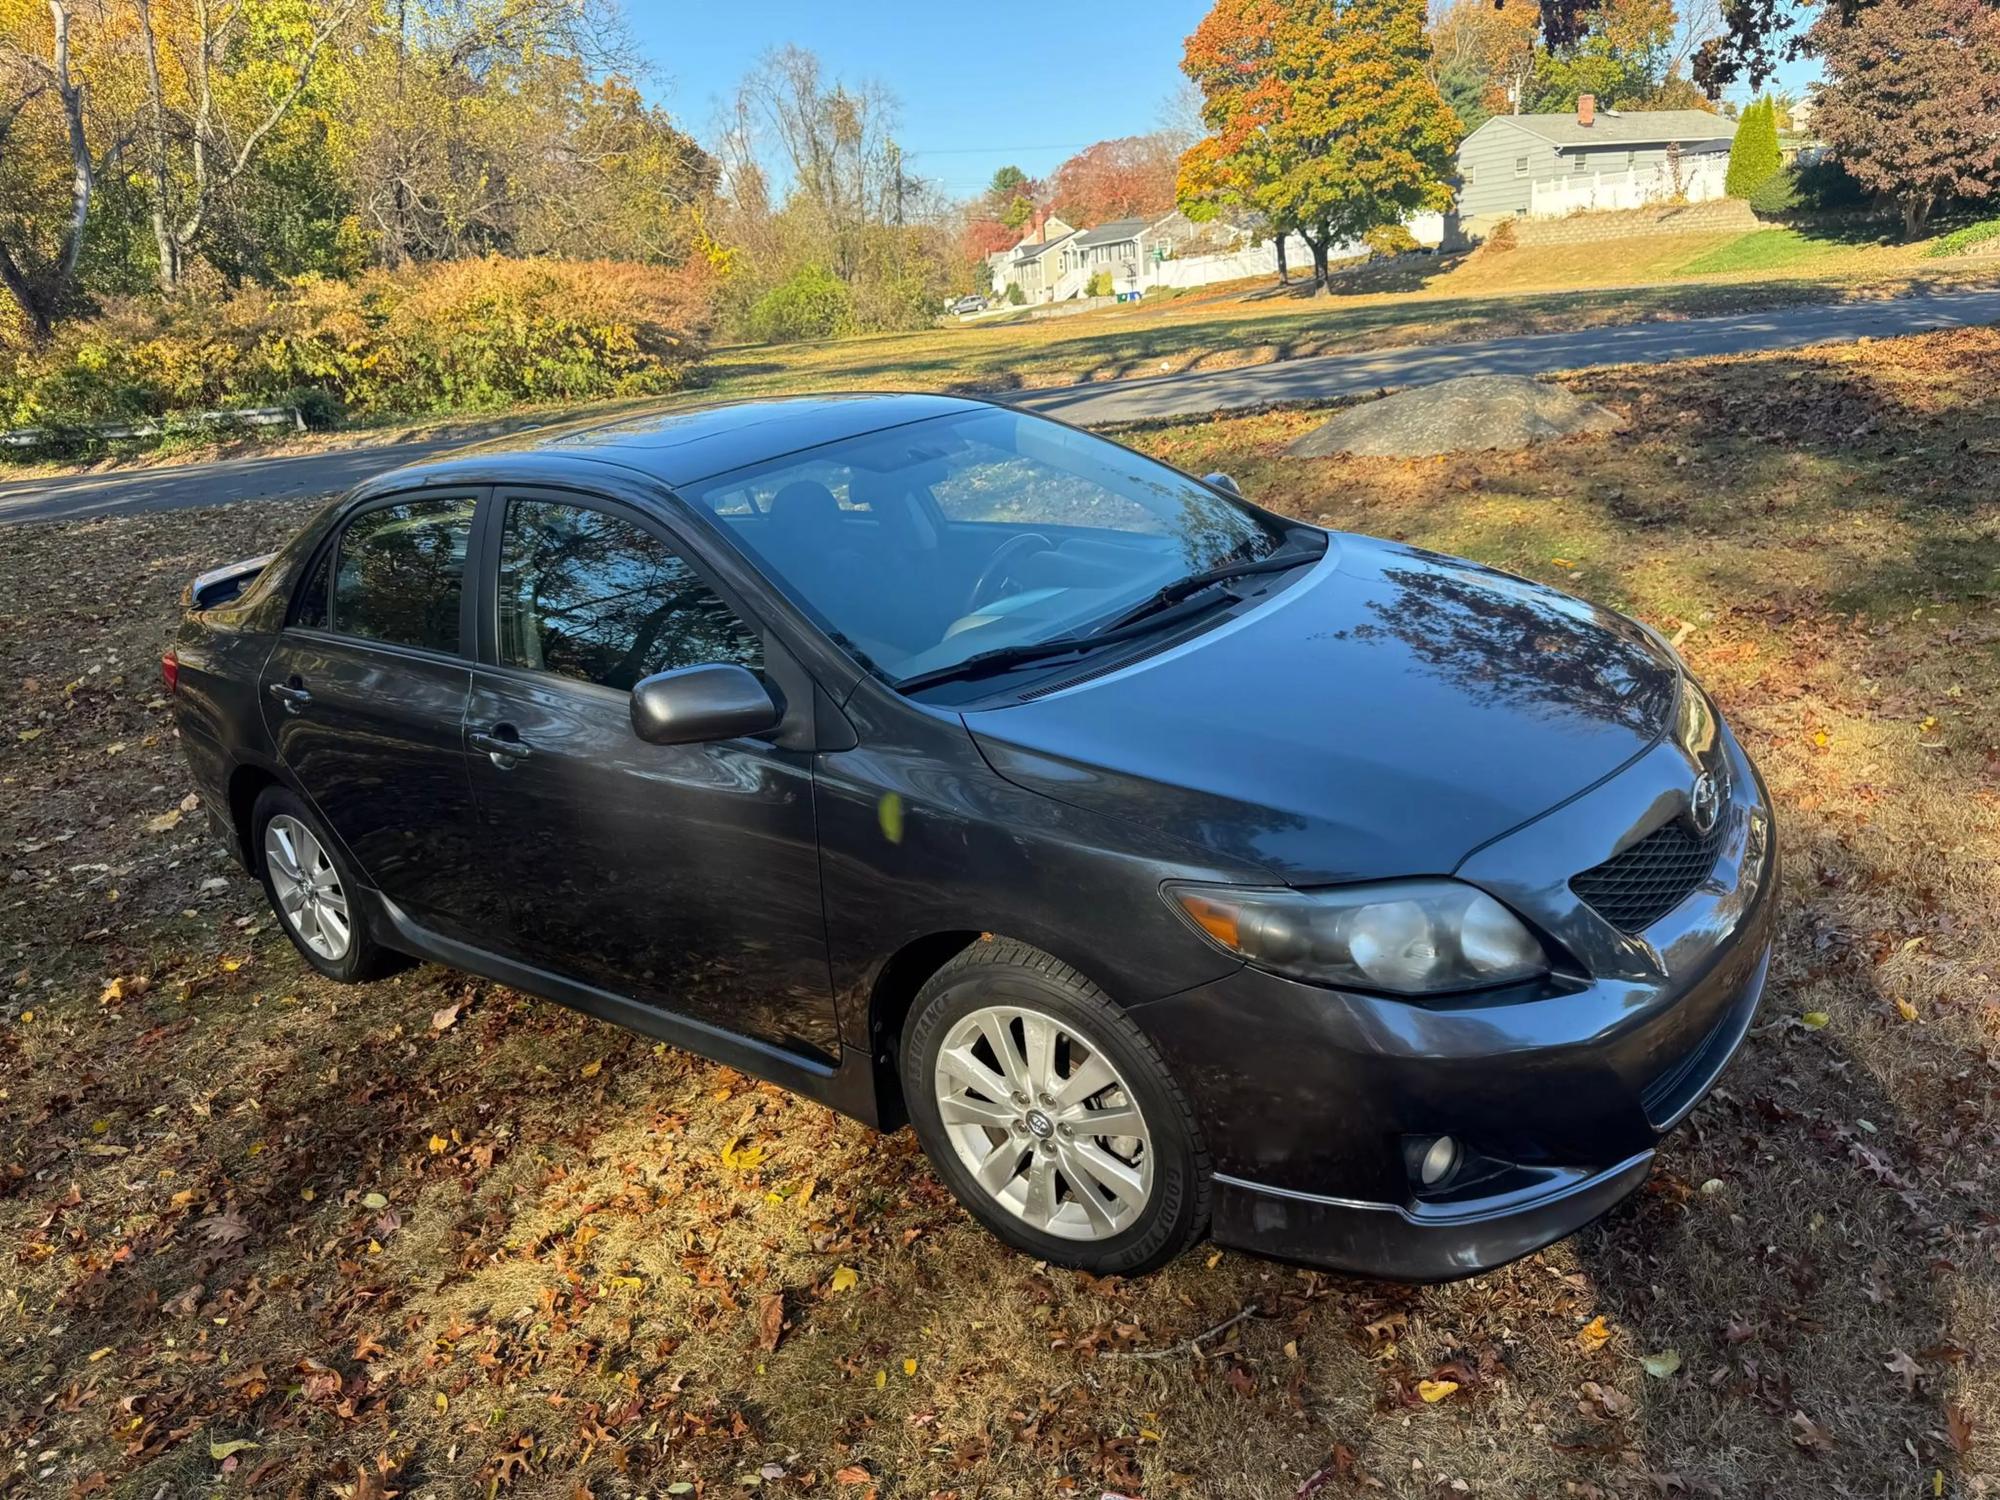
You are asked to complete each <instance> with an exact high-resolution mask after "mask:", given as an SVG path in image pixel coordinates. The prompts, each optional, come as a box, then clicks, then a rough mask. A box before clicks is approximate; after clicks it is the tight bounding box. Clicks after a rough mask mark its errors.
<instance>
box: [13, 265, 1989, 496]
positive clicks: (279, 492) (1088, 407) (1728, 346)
mask: <svg viewBox="0 0 2000 1500" xmlns="http://www.w3.org/2000/svg"><path fill="white" fill-rule="evenodd" d="M1995 322H2000V291H1975V292H1928V293H1923V294H1920V295H1917V296H1910V297H1897V298H1888V299H1881V300H1876V301H1864V302H1844V303H1833V304H1828V305H1819V306H1808V307H1785V308H1774V309H1772V310H1770V311H1767V312H1756V313H1732V314H1729V315H1726V316H1723V317H1714V318H1688V319H1684V320H1681V321H1675V322H1653V323H1632V324H1627V325H1624V326H1622V327H1610V328H1590V329H1583V330H1580V331H1578V332H1575V333H1542V334H1528V335H1523V336H1521V337H1517V338H1503V339H1482V340H1479V341H1478V342H1475V343H1465V344H1431V345H1417V346H1413V347H1409V348H1401V349H1380V350H1373V351H1368V352H1363V353H1358V354H1326V355H1320V356H1317V357H1315V358H1312V359H1294V360H1285V361H1281V362H1279V363H1276V364H1265V365H1251V366H1249V367H1247V368H1244V369H1240V370H1223V371H1218V372H1216V373H1213V374H1194V375H1162V376H1157V377H1154V378H1151V379H1145V380H1120V381H1103V382H1099V383H1096V384H1092V385H1080V386H1066V387H1060V388H1057V389H1052V390H1038V391H1023V392H1020V393H1018V394H1016V395H1014V396H1013V397H1011V398H1009V399H1011V400H1012V402H1013V403H1014V404H1015V405H1017V406H1020V407H1023V408H1025V409H1026V410H1029V411H1038V412H1045V413H1047V414H1048V415H1050V416H1057V417H1061V418H1063V419H1064V420H1065V421H1070V422H1077V423H1082V424H1085V425H1090V426H1098V425H1103V424H1106V423H1113V422H1138V421H1148V420H1154V419H1160V418H1169V417H1194V416H1206V415H1209V414H1211V413H1215V412H1221V411H1230V410H1237V409H1241V408H1244V407H1254V406H1262V405H1265V404H1266V403H1269V402H1273V401H1325V400H1329V399H1332V398H1334V397H1339V396H1355V395H1362V394H1365V393H1367V392H1369V391H1374V390H1378V389H1380V388H1382V387H1384V386H1407V385H1427V384H1429V383H1431V382H1433V381H1438V380H1447V379H1450V378H1451V377H1453V376H1456V375H1541V374H1547V373H1550V372H1553V371H1557V370H1578V369H1588V368H1590V367H1591V366H1595V365H1615V364H1656V363H1660V362H1662V361H1665V360H1675V359H1693V358H1699V357H1703V356H1710V355H1719V354H1746V353H1750V352H1753V351H1757V350H1767V349H1797V348H1802V347H1804V346H1805V345H1808V344H1822V343H1829V342H1846V341H1848V340H1852V339H1857V338H1889V337H1894V336H1896V335H1899V334H1908V333H1927V332H1930V331H1932V330H1934V329H1939V328H1961V327H1966V326H1968V325H1972V324H1981V323H1995ZM465 441H466V440H465V439H464V438H463V437H454V438H444V439H437V440H427V441H417V442H405V443H378V444H367V445H363V446H357V447H353V448H347V449H343V450H340V451H338V452H332V453H306V454H299V455H296V456H293V457H285V458H275V457H274V458H236V459H228V460H225V461H223V462H220V463H211V464H191V465H188V466H186V467H182V468H160V469H138V470H130V471H127V472H124V473H117V474H99V475H90V476H85V477H79V478H64V479H32V480H16V481H14V482H12V483H9V484H0V525H5V524H8V523H10V522H11V523H18V522H27V521H56V520H81V519H87V518H89V517H92V516H110V515H126V514H130V513H132V512H134V511H145V510H174V509H180V508H183V507H187V506H196V505H217V504H221V503H224V502H226V501H234V500H273V499H282V498H284V497H285V496H288V495H313V494H324V493H328V492H330V491H335V490H343V489H346V488H347V487H348V486H350V485H354V484H358V483H360V481H362V480H363V479H366V478H369V477H370V476H372V475H375V474H379V473H382V472H383V471H384V470H387V469H393V468H396V467H398V466H400V465H402V464H407V463H415V462H418V461H419V460H422V459H426V458H429V457H432V456H433V455H435V454H439V453H445V452H449V451H450V450H451V449H453V448H457V447H463V446H464V445H465Z"/></svg>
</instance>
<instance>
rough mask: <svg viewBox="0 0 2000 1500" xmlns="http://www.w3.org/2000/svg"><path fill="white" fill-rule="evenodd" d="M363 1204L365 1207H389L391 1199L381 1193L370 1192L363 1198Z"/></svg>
mask: <svg viewBox="0 0 2000 1500" xmlns="http://www.w3.org/2000/svg"><path fill="white" fill-rule="evenodd" d="M361 1206H362V1207H363V1208H387V1207H388V1206H389V1200H388V1199H387V1198H384V1197H383V1196H382V1195H381V1194H380V1193H369V1194H368V1195H367V1196H366V1197H364V1198H363V1199H362V1200H361Z"/></svg>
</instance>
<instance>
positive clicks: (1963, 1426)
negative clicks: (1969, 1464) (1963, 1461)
mask: <svg viewBox="0 0 2000 1500" xmlns="http://www.w3.org/2000/svg"><path fill="white" fill-rule="evenodd" d="M1944 1440H1945V1441H1946V1442H1947V1443H1950V1444H1951V1451H1952V1452H1954V1453H1956V1454H1958V1455H1959V1456H1960V1457H1961V1458H1963V1457H1964V1456H1965V1455H1966V1454H1967V1453H1969V1452H1970V1451H1971V1450H1972V1418H1971V1417H1969V1416H1967V1415H1966V1411H1965V1408H1964V1407H1962V1406H1960V1405H1958V1404H1957V1403H1956V1402H1953V1403H1951V1404H1950V1405H1948V1406H1946V1407H1945V1409H1944Z"/></svg>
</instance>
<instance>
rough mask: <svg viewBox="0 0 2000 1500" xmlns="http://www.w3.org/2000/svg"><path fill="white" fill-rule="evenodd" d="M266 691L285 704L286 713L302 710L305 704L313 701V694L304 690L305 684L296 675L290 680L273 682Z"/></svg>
mask: <svg viewBox="0 0 2000 1500" xmlns="http://www.w3.org/2000/svg"><path fill="white" fill-rule="evenodd" d="M267 691H269V693H270V694H271V696H272V697H273V698H276V699H277V700H278V701H279V702H280V703H282V704H284V705H285V712H286V713H288V714H295V713H299V712H302V711H303V710H304V708H305V706H306V705H307V704H308V703H311V702H312V701H313V695H312V694H311V693H309V692H307V691H306V688H305V684H303V683H302V682H300V681H299V680H298V678H296V677H294V678H293V679H292V680H291V681H290V682H274V683H272V684H271V686H270V688H269V689H268V690H267Z"/></svg>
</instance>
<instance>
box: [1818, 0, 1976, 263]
mask: <svg viewBox="0 0 2000 1500" xmlns="http://www.w3.org/2000/svg"><path fill="white" fill-rule="evenodd" d="M1812 42H1813V47H1814V50H1815V51H1816V52H1817V53H1818V54H1819V56H1820V58H1821V59H1822V61H1823V62H1824V64H1825V66H1826V73H1827V81H1826V83H1825V84H1824V85H1823V86H1822V88H1821V90H1820V95H1819V107H1818V109H1817V111H1816V112H1815V113H1814V115H1813V128H1814V130H1815V131H1817V132H1818V134H1819V136H1820V138H1821V139H1822V140H1823V141H1824V142H1825V143H1826V144H1827V146H1828V147H1829V148H1830V149H1831V151H1832V153H1833V155H1834V156H1835V158H1837V159H1838V160H1839V162H1840V164H1841V165H1842V166H1843V167H1845V168H1846V169H1847V171H1848V172H1849V173H1850V174H1851V175H1852V176H1853V177H1854V178H1856V179H1857V180H1858V181H1859V182H1860V183H1861V184H1862V186H1864V187H1866V188H1869V189H1871V190H1873V191H1875V192H1878V193H1883V194H1886V195H1888V196H1889V197H1891V198H1893V199H1894V200H1895V201H1896V203H1897V204H1898V205H1899V206H1900V207H1901V209H1902V211H1903V233H1904V235H1905V237H1906V238H1913V237H1915V236H1916V235H1917V234H1919V233H1920V232H1921V231H1922V230H1923V227H1924V225H1925V223H1926V222H1928V220H1929V219H1930V216H1931V213H1932V211H1933V210H1934V209H1935V208H1937V206H1938V205H1939V204H1940V203H1943V202H1944V201H1946V200H1947V199H1951V198H1966V199H1982V200H1983V199H1986V198H1988V197H1991V196H1992V195H1993V193H1994V192H1995V190H1996V188H2000V11H1996V10H1995V9H1994V8H1993V6H1992V5H1990V4H1988V3H1986V0H1875V3H1874V4H1872V5H1868V6H1865V7H1863V8H1860V9H1858V10H1856V11H1855V12H1854V13H1853V14H1852V15H1851V16H1849V15H1843V14H1842V13H1841V12H1840V11H1838V10H1833V9H1829V10H1827V11H1826V12H1824V13H1823V14H1822V15H1821V16H1820V18H1819V19H1818V21H1816V22H1815V23H1814V26H1813V33H1812Z"/></svg>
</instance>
